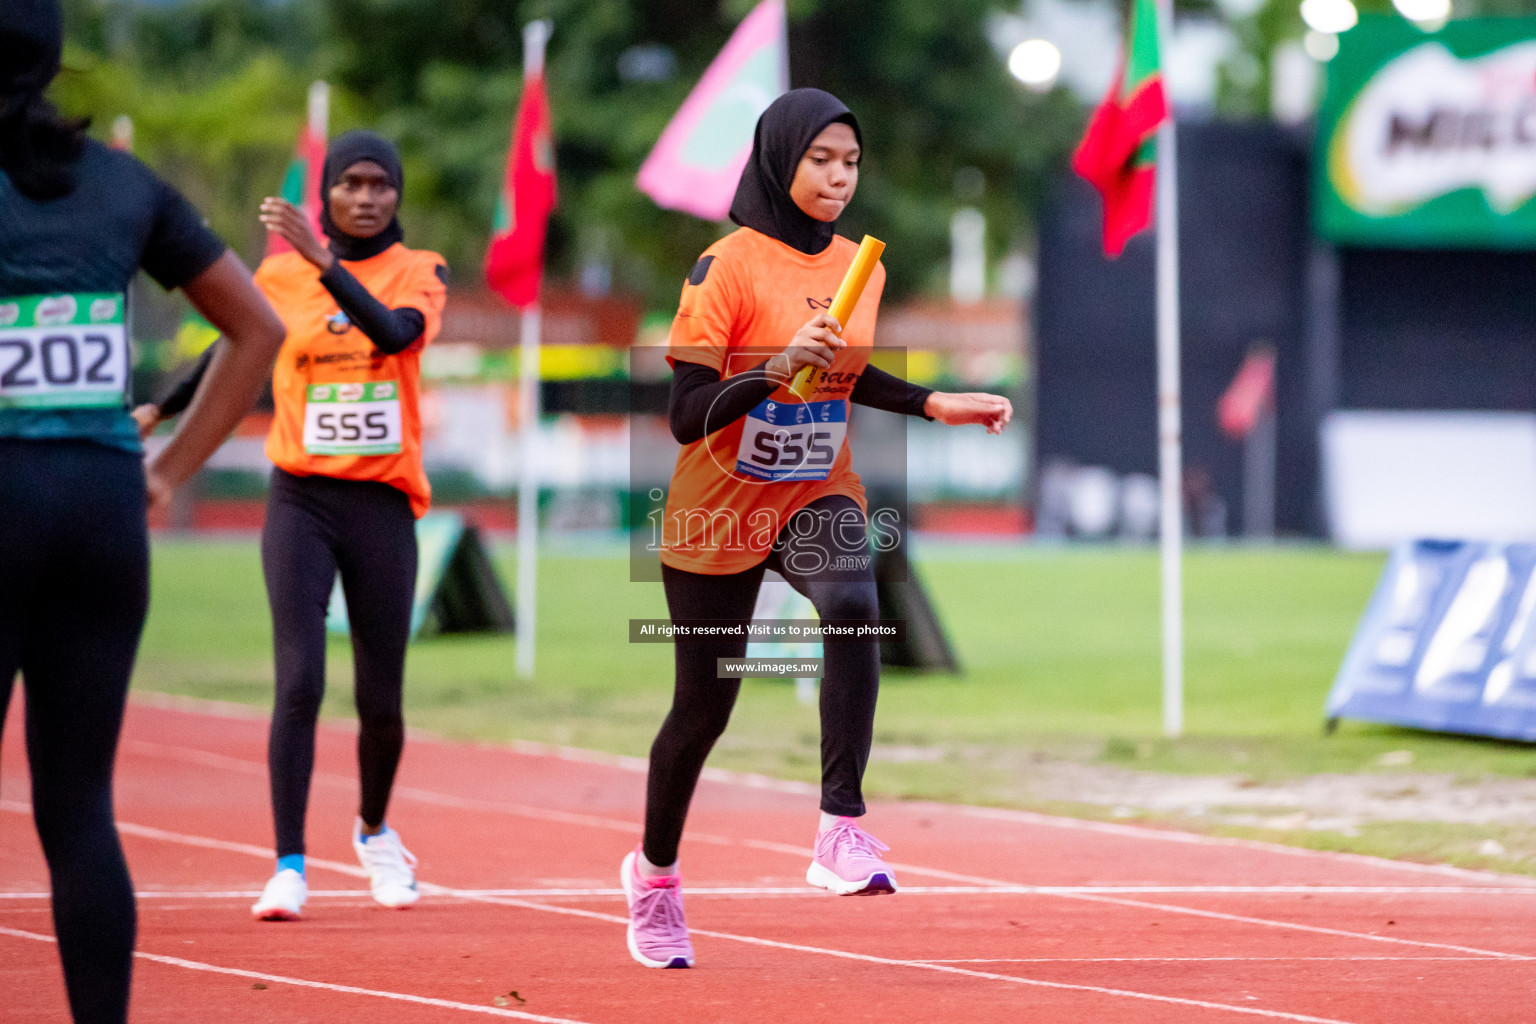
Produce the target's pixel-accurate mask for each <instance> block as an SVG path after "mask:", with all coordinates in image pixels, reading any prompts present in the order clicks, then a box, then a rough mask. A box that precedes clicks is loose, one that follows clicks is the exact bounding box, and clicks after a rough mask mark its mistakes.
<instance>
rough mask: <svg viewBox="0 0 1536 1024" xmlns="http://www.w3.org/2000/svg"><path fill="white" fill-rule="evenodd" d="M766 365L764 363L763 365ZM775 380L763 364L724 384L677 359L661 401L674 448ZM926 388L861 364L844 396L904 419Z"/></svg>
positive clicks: (715, 426) (758, 396) (752, 401)
mask: <svg viewBox="0 0 1536 1024" xmlns="http://www.w3.org/2000/svg"><path fill="white" fill-rule="evenodd" d="M764 365H766V363H765V364H764ZM780 380H781V379H780V378H777V377H769V376H767V374H766V373H765V372H764V369H763V366H757V367H754V368H753V369H751V370H748V371H747V372H746V373H739V374H737V375H736V376H734V377H729V378H727V379H725V380H721V379H720V374H719V373H718V372H717V371H715V370H713V369H711V368H710V367H708V366H704V365H702V364H700V363H690V362H688V361H686V360H682V359H679V360H677V362H676V363H675V365H674V366H673V369H672V393H671V396H670V398H669V399H668V402H667V420H668V423H669V424H670V425H671V427H672V436H673V437H674V438H676V439H677V442H678V444H692V443H693V442H695V441H697V440H700V439H701V438H703V437H706V436H708V435H709V434H713V433H714V432H715V431H717V430H720V429H721V428H723V427H727V426H730V425H731V424H732V423H735V422H736V421H737V420H739V419H741V418H742V417H743V416H745V415H746V414H747V413H749V412H751V411H752V410H753V409H754V408H756V407H757V405H758V403H759V402H761V401H762V400H763V399H765V398H767V397H768V396H769V395H771V394H773V392H774V389H775V388H777V387H778V385H779V383H780ZM931 394H933V391H932V390H931V389H929V388H925V387H919V386H918V385H916V384H913V383H911V382H910V381H904V380H902V379H901V378H900V377H897V376H894V375H892V374H889V373H886V372H885V371H884V370H881V369H879V368H877V367H874V366H866V367H865V368H864V372H863V373H861V374H859V379H858V382H857V383H856V384H854V386H853V393H852V394H850V395H849V396H848V397H849V399H850V400H851V401H853V402H854V403H855V404H857V405H863V406H868V407H869V408H871V409H882V410H884V411H885V412H894V413H901V414H903V415H906V416H923V417H924V418H925V419H932V417H931V416H927V415H926V414H925V413H924V412H923V405H924V403H925V402H927V401H928V396H929V395H931Z"/></svg>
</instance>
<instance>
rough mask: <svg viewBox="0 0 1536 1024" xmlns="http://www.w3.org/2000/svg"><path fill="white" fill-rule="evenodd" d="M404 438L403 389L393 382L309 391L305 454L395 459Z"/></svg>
mask: <svg viewBox="0 0 1536 1024" xmlns="http://www.w3.org/2000/svg"><path fill="white" fill-rule="evenodd" d="M400 437H401V432H400V386H399V385H398V384H397V383H395V382H394V381H392V380H382V381H370V382H368V383H366V384H311V385H309V387H308V389H306V391H305V395H304V450H305V451H306V452H308V453H309V454H311V455H394V454H395V453H397V452H399V451H400Z"/></svg>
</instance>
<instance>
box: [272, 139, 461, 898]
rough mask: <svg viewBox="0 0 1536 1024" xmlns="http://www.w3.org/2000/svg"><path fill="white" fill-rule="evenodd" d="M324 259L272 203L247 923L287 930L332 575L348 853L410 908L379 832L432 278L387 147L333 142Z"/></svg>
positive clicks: (394, 725) (400, 646) (439, 283)
mask: <svg viewBox="0 0 1536 1024" xmlns="http://www.w3.org/2000/svg"><path fill="white" fill-rule="evenodd" d="M322 179H323V181H322V185H321V200H322V204H323V205H322V211H321V223H322V226H323V227H324V229H325V234H326V237H327V240H328V244H322V243H321V242H320V240H319V239H317V238H316V237H315V236H314V234H313V233H312V232H311V231H310V229H309V225H308V224H307V223H306V221H305V220H304V218H303V216H302V215H301V214H300V213H299V211H298V210H296V209H295V208H294V207H293V206H292V205H290V204H289V203H286V202H284V201H283V200H281V199H267V200H266V201H264V202H263V203H262V206H261V220H262V223H263V224H265V225H266V226H267V227H268V228H269V229H270V230H272V231H273V232H275V233H277V234H278V235H280V236H282V237H283V238H284V239H286V240H287V241H288V243H289V244H290V245H292V246H293V250H294V251H292V252H285V253H281V254H279V255H276V256H270V257H268V258H267V259H266V260H265V261H263V262H262V264H261V266H260V267H259V268H258V269H257V271H256V283H257V285H258V286H260V287H261V289H262V290H263V291H264V292H265V293H266V294H267V297H268V298H270V299H271V301H272V305H273V307H274V308H275V309H276V310H277V312H278V315H279V316H281V317H282V318H283V321H284V323H286V324H287V326H288V340H287V342H286V343H285V344H284V345H283V349H282V351H281V352H280V353H279V355H278V358H277V366H276V368H275V369H274V370H273V373H272V394H273V399H274V402H275V404H276V414H275V416H274V418H273V422H272V430H271V432H270V434H268V436H267V456H268V457H269V458H270V459H271V460H272V462H273V465H274V467H275V468H274V469H273V471H272V485H271V496H270V498H269V501H268V505H267V519H266V525H265V527H264V528H263V530H262V537H261V561H262V570H263V572H264V574H265V576H266V581H267V597H268V600H269V602H270V603H271V606H272V629H273V643H274V647H275V659H276V668H277V693H276V700H275V706H274V709H273V714H272V730H271V737H270V742H269V747H268V755H267V758H268V766H269V770H270V774H271V783H272V812H273V818H274V819H275V823H276V829H277V854H278V870H277V872H276V874H275V875H273V877H272V879H271V881H269V882H268V883H267V886H266V889H265V891H264V892H263V893H262V895H261V899H259V900H258V901H257V902H256V904H255V905H254V906H253V907H252V908H251V909H252V913H253V914H254V915H255V916H256V917H257V918H258V919H261V920H268V921H274V920H292V919H294V918H297V917H298V916H299V913H300V910H301V908H302V907H303V905H304V902H305V898H306V896H307V894H308V890H307V887H306V885H305V881H304V816H305V811H306V810H307V807H308V801H309V784H310V776H311V774H312V772H313V767H314V752H315V723H316V718H317V717H318V715H319V711H320V699H321V697H322V695H323V693H324V690H325V617H326V607H327V604H328V602H329V600H330V595H331V588H332V585H333V584H334V582H335V579H336V575H337V571H338V570H339V571H340V574H341V585H342V589H343V591H344V593H345V595H346V600H347V615H348V619H349V620H350V622H351V627H352V647H353V659H354V662H355V666H356V673H355V696H356V701H357V713H358V736H357V760H358V774H359V776H360V781H361V788H362V794H361V801H360V805H359V810H358V817H357V820H356V822H355V823H354V825H353V829H352V842H353V848H354V850H355V851H356V853H357V857H358V860H359V861H360V862H361V863H362V865H363V867H364V868H365V869H367V871H368V876H369V883H370V887H371V889H372V891H373V897H374V899H375V900H377V901H378V902H379V903H381V904H383V905H384V906H387V907H408V906H410V905H411V904H413V903H415V902H416V899H417V889H416V876H415V872H414V868H415V864H416V859H415V858H414V857H413V856H412V855H411V854H410V852H409V851H407V850H406V849H405V847H404V846H403V845H402V844H401V842H400V836H399V835H398V834H397V833H396V832H395V831H394V830H393V829H391V828H389V827H388V826H387V825H385V823H384V812H385V809H386V807H387V806H388V803H389V795H390V789H391V788H392V786H393V784H394V777H395V769H396V767H397V766H398V765H399V763H400V752H401V748H402V746H403V744H404V737H405V725H404V721H403V718H402V715H401V690H402V687H403V684H404V674H405V649H406V643H407V642H408V640H409V639H410V629H411V604H412V600H413V597H414V594H415V589H416V519H417V517H419V516H421V515H422V514H424V513H425V512H426V510H427V506H428V504H429V503H430V501H431V491H430V488H429V487H428V485H427V477H426V473H425V472H424V471H423V470H422V464H421V418H420V415H419V412H418V395H419V389H420V377H421V374H420V365H419V364H420V354H421V350H422V348H423V347H425V346H426V345H427V344H428V343H429V342H431V340H432V339H433V338H434V337H436V335H437V332H438V327H439V325H440V324H441V322H442V312H443V303H444V300H445V297H446V279H447V268H446V266H445V265H444V263H443V258H442V257H441V256H439V255H437V254H436V253H433V252H425V251H421V250H414V249H407V248H406V247H405V246H404V245H403V244H401V237H402V233H401V230H400V223H399V221H398V220H396V219H395V211H396V209H397V208H398V206H399V203H400V192H401V188H402V185H403V182H402V174H401V168H400V156H399V154H398V153H397V152H396V150H395V147H394V146H393V145H392V144H390V143H389V142H388V141H386V140H385V139H383V138H381V137H380V136H378V135H375V134H373V133H372V132H348V133H347V134H345V135H342V136H340V137H338V138H337V139H335V140H334V141H333V142H332V143H331V145H330V148H329V150H328V151H327V153H326V158H325V169H324V172H323V174H322Z"/></svg>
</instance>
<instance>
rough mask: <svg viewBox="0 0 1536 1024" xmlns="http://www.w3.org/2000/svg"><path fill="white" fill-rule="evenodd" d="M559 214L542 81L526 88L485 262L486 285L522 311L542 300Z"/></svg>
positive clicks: (538, 78)
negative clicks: (550, 235)
mask: <svg viewBox="0 0 1536 1024" xmlns="http://www.w3.org/2000/svg"><path fill="white" fill-rule="evenodd" d="M554 208H555V146H554V139H553V137H552V135H551V133H550V119H549V99H548V98H547V97H546V96H545V94H544V78H543V76H542V75H536V76H534V77H532V78H529V79H528V80H527V82H526V83H525V84H524V86H523V98H522V100H520V101H519V102H518V105H517V121H516V122H515V124H514V125H513V128H512V151H511V152H510V153H508V154H507V177H506V182H505V184H504V185H503V186H502V190H501V197H500V199H499V200H498V202H497V204H496V223H495V227H494V230H493V231H492V233H491V245H490V249H489V250H488V251H487V252H486V256H485V282H486V284H488V285H490V286H491V287H492V288H493V289H495V290H496V291H497V292H500V293H501V296H502V298H504V299H506V300H507V301H508V302H510V303H511V304H512V305H514V306H517V307H519V308H521V307H525V306H531V305H533V304H534V303H535V302H537V301H538V299H539V283H540V282H541V281H542V279H543V277H544V233H545V229H546V228H547V227H548V224H549V212H550V211H551V210H553V209H554Z"/></svg>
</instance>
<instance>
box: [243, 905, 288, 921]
mask: <svg viewBox="0 0 1536 1024" xmlns="http://www.w3.org/2000/svg"><path fill="white" fill-rule="evenodd" d="M251 916H252V917H254V918H256V920H258V921H297V920H298V919H299V914H298V911H295V910H285V909H283V908H282V907H268V908H267V909H265V910H253V911H251Z"/></svg>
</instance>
